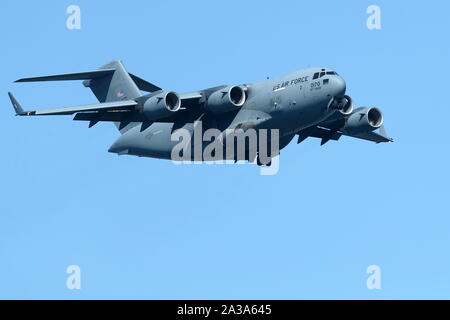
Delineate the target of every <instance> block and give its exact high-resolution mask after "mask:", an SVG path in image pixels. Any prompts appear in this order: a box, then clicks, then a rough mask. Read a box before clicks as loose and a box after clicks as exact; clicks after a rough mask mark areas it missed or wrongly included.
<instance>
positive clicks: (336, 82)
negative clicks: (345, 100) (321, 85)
mask: <svg viewBox="0 0 450 320" xmlns="http://www.w3.org/2000/svg"><path fill="white" fill-rule="evenodd" d="M333 87H334V90H335V97H339V98H341V97H343V96H344V94H345V91H346V90H347V85H346V84H345V81H344V79H342V77H340V76H336V77H334V79H333Z"/></svg>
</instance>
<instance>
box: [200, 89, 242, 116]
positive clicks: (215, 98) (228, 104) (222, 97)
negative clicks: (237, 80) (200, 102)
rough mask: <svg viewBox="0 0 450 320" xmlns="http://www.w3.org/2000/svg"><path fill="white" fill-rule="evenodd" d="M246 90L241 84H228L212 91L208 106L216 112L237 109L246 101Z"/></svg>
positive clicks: (209, 109) (211, 110)
mask: <svg viewBox="0 0 450 320" xmlns="http://www.w3.org/2000/svg"><path fill="white" fill-rule="evenodd" d="M246 98H247V96H246V94H245V90H244V89H243V88H242V87H239V86H228V87H225V88H223V89H220V90H217V91H215V92H214V93H212V94H211V95H210V96H209V98H208V101H207V104H206V108H207V109H208V111H210V112H212V113H214V114H220V113H225V112H229V111H233V110H237V109H239V108H240V107H242V105H243V104H244V103H245V100H246Z"/></svg>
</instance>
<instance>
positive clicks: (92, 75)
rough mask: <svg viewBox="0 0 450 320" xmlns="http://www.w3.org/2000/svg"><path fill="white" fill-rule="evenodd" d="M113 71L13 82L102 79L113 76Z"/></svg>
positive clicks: (61, 75) (25, 79)
mask: <svg viewBox="0 0 450 320" xmlns="http://www.w3.org/2000/svg"><path fill="white" fill-rule="evenodd" d="M114 71H115V69H101V70H95V71H86V72H77V73H63V74H55V75H51V76H43V77H32V78H22V79H19V80H16V81H15V82H37V81H62V80H89V79H96V78H102V77H104V76H107V75H111V74H113V73H114Z"/></svg>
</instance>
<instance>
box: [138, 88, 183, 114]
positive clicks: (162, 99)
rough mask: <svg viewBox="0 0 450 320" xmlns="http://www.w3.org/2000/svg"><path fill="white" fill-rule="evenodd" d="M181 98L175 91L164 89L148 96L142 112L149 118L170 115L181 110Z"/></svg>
mask: <svg viewBox="0 0 450 320" xmlns="http://www.w3.org/2000/svg"><path fill="white" fill-rule="evenodd" d="M180 107H181V100H180V97H179V96H178V94H176V93H175V92H173V91H163V92H161V93H159V94H157V95H154V96H151V97H150V98H148V99H147V100H146V101H145V102H144V105H143V107H142V112H143V113H144V115H145V117H146V118H147V119H148V120H158V119H162V118H165V117H168V116H170V115H171V114H172V113H174V112H177V111H178V110H180Z"/></svg>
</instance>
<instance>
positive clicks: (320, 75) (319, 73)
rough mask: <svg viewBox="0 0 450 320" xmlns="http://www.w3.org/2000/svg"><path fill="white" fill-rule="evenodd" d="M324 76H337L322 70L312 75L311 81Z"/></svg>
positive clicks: (335, 73) (332, 72)
mask: <svg viewBox="0 0 450 320" xmlns="http://www.w3.org/2000/svg"><path fill="white" fill-rule="evenodd" d="M325 75H330V76H333V75H336V76H337V75H338V74H337V72H334V71H326V72H325V69H322V72H316V73H314V76H313V80H315V79H319V78H322V77H323V76H325Z"/></svg>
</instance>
